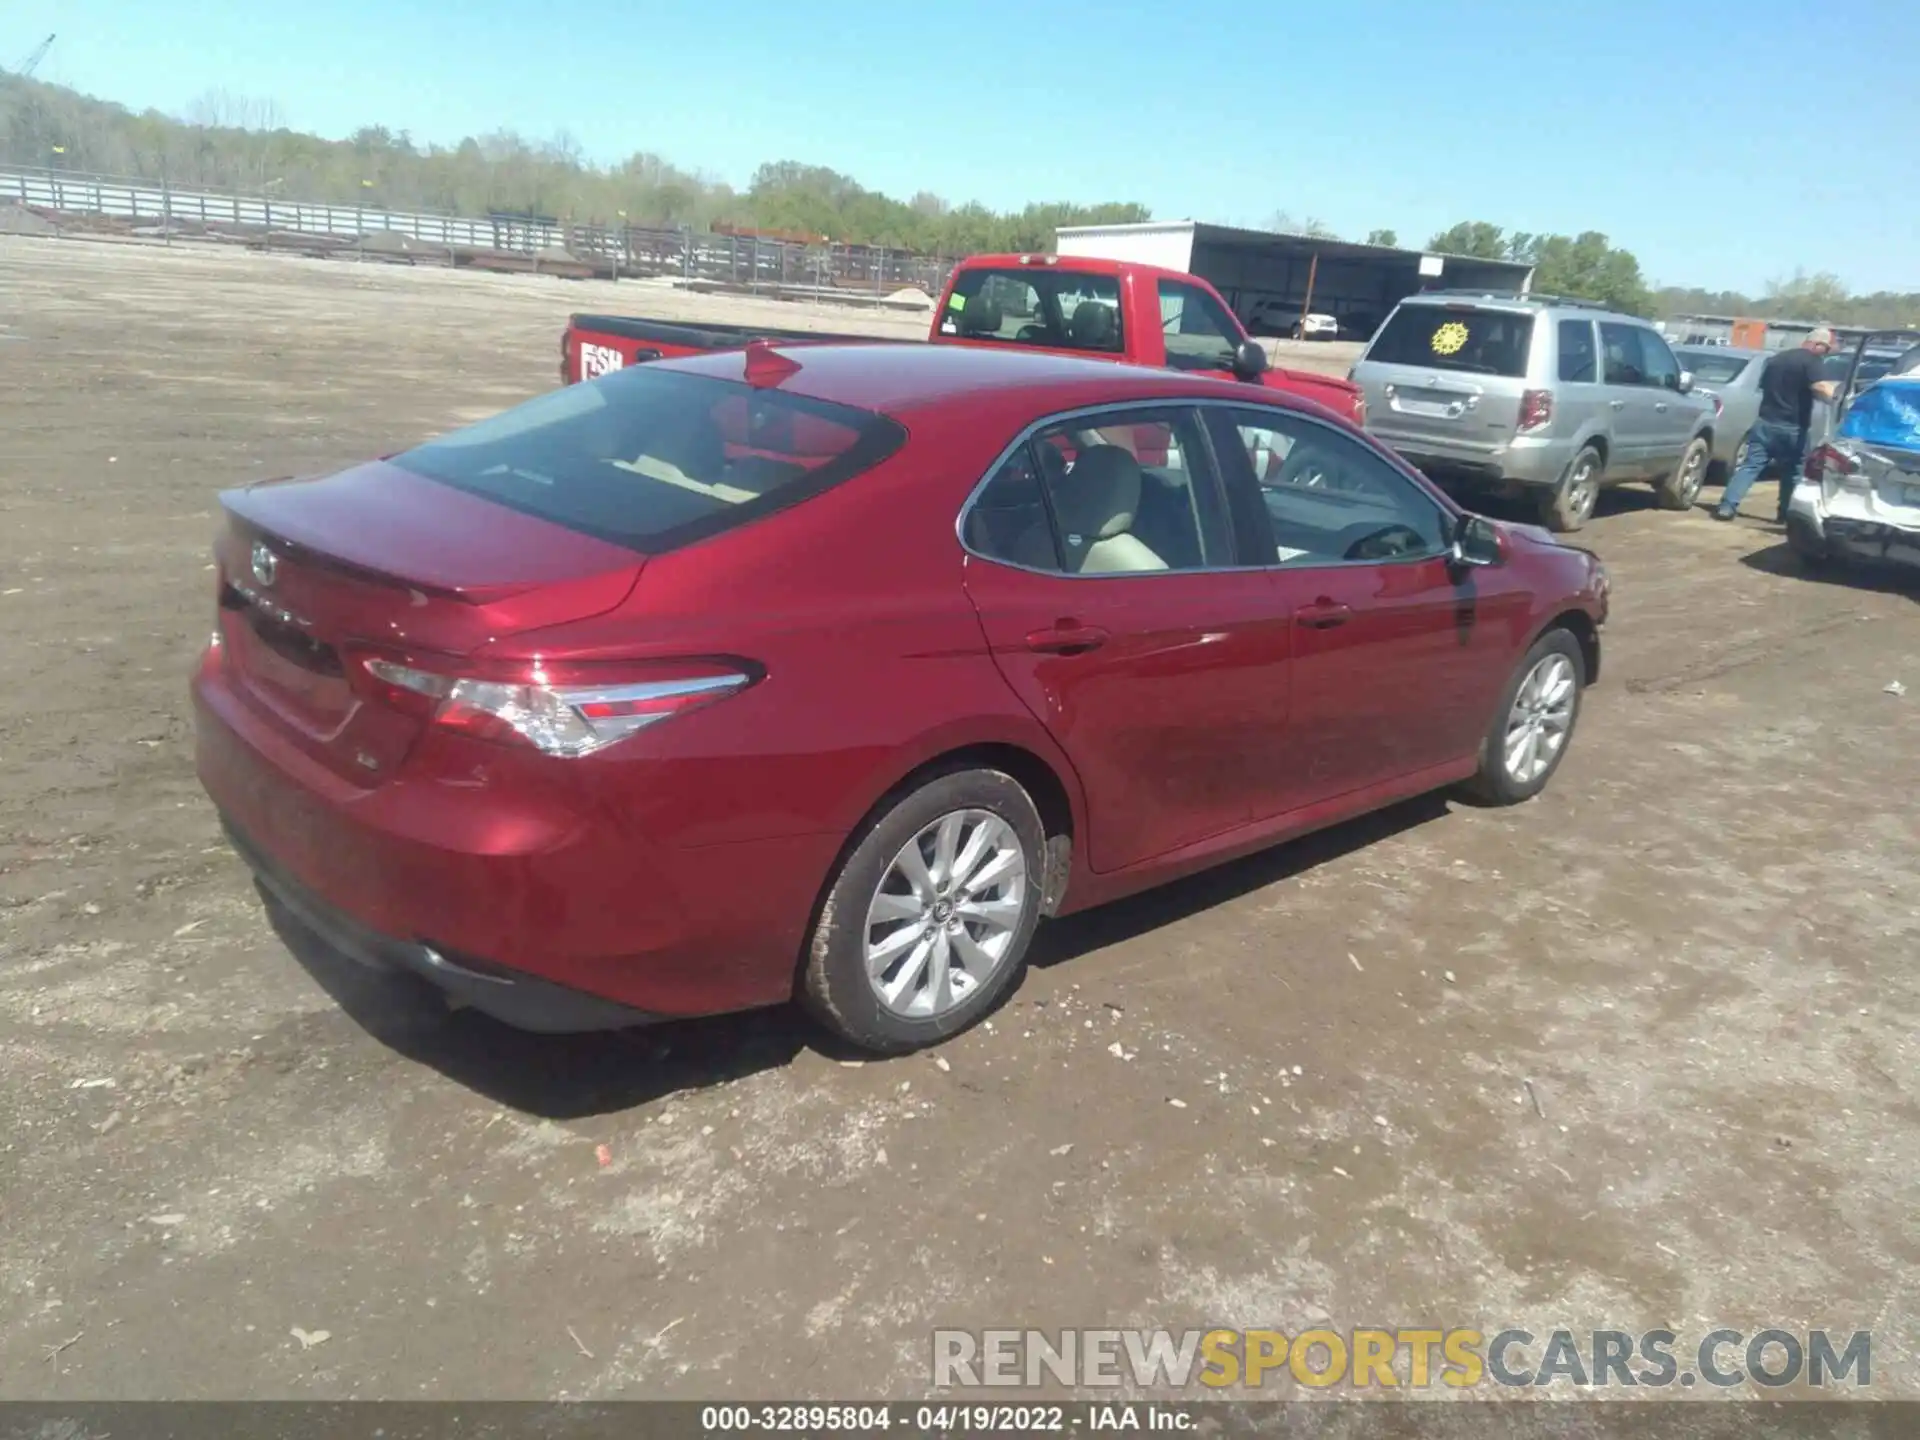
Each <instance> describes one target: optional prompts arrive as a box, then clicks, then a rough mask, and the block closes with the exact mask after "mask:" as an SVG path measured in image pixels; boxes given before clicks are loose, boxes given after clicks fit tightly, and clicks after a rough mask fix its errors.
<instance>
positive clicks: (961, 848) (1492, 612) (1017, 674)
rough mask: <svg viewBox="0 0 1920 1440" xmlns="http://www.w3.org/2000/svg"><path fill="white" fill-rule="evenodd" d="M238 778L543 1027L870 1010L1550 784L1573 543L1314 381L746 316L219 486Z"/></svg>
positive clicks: (444, 960) (332, 862)
mask: <svg viewBox="0 0 1920 1440" xmlns="http://www.w3.org/2000/svg"><path fill="white" fill-rule="evenodd" d="M222 503H223V505H224V507H225V511H226V519H225V528H224V530H223V531H222V533H221V535H220V537H219V540H218V542H217V547H216V549H217V559H218V562H219V572H220V573H219V613H218V628H217V629H216V630H215V632H214V635H213V638H212V642H211V644H210V645H209V646H208V648H207V650H206V653H205V655H204V656H203V657H202V659H201V661H200V664H199V668H198V671H197V674H196V676H195V678H194V682H193V692H194V698H195V702H196V710H197V720H198V756H199V771H200V777H201V780H202V783H203V784H204V785H205V787H206V789H207V792H208V794H209V795H210V796H211V797H212V799H213V801H214V803H215V804H216V805H217V806H218V808H219V811H220V814H221V817H222V819H223V821H224V823H225V825H226V827H227V830H228V833H229V834H230V836H231V837H232V840H233V843H234V844H235V846H236V847H237V848H238V850H239V851H240V853H241V854H242V855H243V856H244V857H245V858H246V860H247V861H248V863H249V864H250V865H251V866H252V868H253V869H254V871H255V873H256V875H257V877H258V879H259V880H260V882H261V884H262V888H263V889H264V890H265V891H267V892H268V893H269V894H270V895H271V896H272V897H273V898H274V899H275V900H277V902H278V904H279V905H280V907H281V908H282V909H283V910H284V911H291V912H292V913H293V915H294V916H295V917H297V918H298V919H299V920H301V921H302V922H304V924H305V926H306V927H307V928H308V929H310V930H312V931H314V932H317V933H318V934H319V935H320V936H322V937H323V938H325V939H327V940H329V941H330V942H331V943H332V944H333V945H334V946H335V947H336V948H338V949H340V950H343V951H345V952H347V953H348V954H350V955H352V956H354V957H356V958H358V959H361V960H363V961H366V962H368V963H370V964H376V965H380V966H385V967H392V968H397V969H401V970H406V971H410V972H412V973H414V974H416V975H418V976H421V977H424V978H425V979H426V980H428V981H430V982H432V983H433V984H434V985H436V986H438V987H440V988H441V989H442V990H443V991H445V992H447V993H448V994H449V995H450V996H452V997H453V998H455V999H456V1000H458V1001H459V1002H461V1003H464V1004H466V1005H468V1006H471V1007H474V1008H477V1009H480V1010H482V1011H485V1012H488V1013H490V1014H492V1015H494V1016H496V1017H498V1018H499V1019H502V1020H505V1021H507V1022H509V1023H511V1024H515V1025H519V1026H522V1027H525V1028H530V1029H538V1030H548V1031H577V1030H586V1029H598V1028H608V1027H617V1026H622V1025H629V1024H637V1023H642V1022H645V1021H648V1020H657V1019H662V1018H667V1017H674V1016H689V1015H698V1014H707V1013H713V1012H719V1011H727V1010H736V1009H743V1008H748V1007H752V1006H759V1005H769V1004H776V1003H779V1002H782V1001H786V1000H788V999H790V998H794V997H795V996H798V997H799V998H801V999H802V1000H803V1001H804V1002H805V1003H806V1004H807V1005H808V1006H809V1007H810V1008H811V1009H812V1010H813V1011H814V1012H815V1014H817V1015H818V1017H819V1018H820V1019H821V1020H822V1021H824V1022H825V1024H826V1025H828V1026H829V1027H830V1028H832V1029H833V1030H835V1031H837V1032H839V1033H840V1034H841V1035H842V1036H844V1037H846V1038H847V1039H849V1040H851V1041H853V1042H856V1043H857V1044H859V1045H861V1046H865V1047H869V1048H872V1049H874V1050H878V1051H901V1050H908V1049H912V1048H915V1047H918V1046H922V1045H925V1044H928V1043H930V1042H933V1041H937V1040H939V1039H942V1038H944V1037H945V1036H948V1035H951V1034H953V1033H955V1032H956V1031H958V1030H961V1029H963V1028H964V1027H966V1026H967V1025H969V1024H971V1023H972V1022H973V1021H975V1020H977V1019H978V1018H980V1017H981V1016H982V1015H983V1014H985V1013H986V1012H987V1011H988V1010H990V1009H991V1008H992V1007H993V1006H994V1004H995V1003H996V1002H997V1001H998V1000H999V999H1000V998H1001V997H1003V996H1004V995H1005V994H1006V993H1007V991H1008V989H1009V987H1011V986H1012V985H1013V984H1014V983H1015V979H1016V977H1017V976H1018V974H1019V971H1020V967H1021V964H1022V962H1023V960H1024V957H1025V954H1026V950H1027V947H1028V944H1029V942H1030V940H1031V939H1032V936H1033V932H1034V927H1035V926H1036V925H1037V924H1038V923H1039V921H1040V919H1041V918H1042V917H1043V916H1051V915H1062V914H1066V913H1069V912H1071V911H1075V910H1081V909H1085V908H1086V907H1088V906H1092V905H1098V904H1100V903H1102V902H1104V901H1107V900H1111V899H1113V898H1115V897H1116V896H1119V895H1122V894H1125V893H1128V892H1130V891H1135V890H1140V889H1143V888H1145V887H1147V886H1150V885H1154V884H1157V883H1159V882H1162V881H1165V880H1168V879H1171V878H1173V877H1175V876H1178V875H1181V874H1185V873H1188V872H1191V871H1193V870H1196V869H1199V868H1202V867H1204V866H1208V865H1212V864H1216V863H1218V862H1220V861H1223V860H1226V859H1228V858H1231V857H1233V856H1237V855H1241V854H1245V853H1246V852H1248V851H1251V850H1255V849H1258V848H1260V847H1263V846H1267V845H1271V844H1273V843H1274V842H1276V841H1279V840H1283V839H1286V838H1287V837H1290V836H1294V835H1298V834H1300V833H1302V832H1303V831H1307V830H1311V829H1314V828H1317V827H1319V826H1323V825H1327V824H1330V823H1332V822H1334V821H1338V820H1342V819H1345V818H1346V817H1348V816H1352V815H1356V814H1359V813H1360V812H1362V811H1366V810H1371V809H1374V808H1376V807H1379V806H1382V805H1385V804H1387V803H1389V802H1391V801H1394V800H1397V799H1400V798H1402V797H1405V796H1409V795H1413V794H1416V793H1419V792H1422V791H1427V790H1431V789H1435V788H1437V787H1442V786H1449V785H1454V784H1459V783H1462V782H1465V783H1466V784H1468V785H1469V786H1471V787H1472V788H1474V789H1476V790H1477V791H1478V792H1479V793H1480V794H1481V795H1482V796H1484V797H1486V798H1487V799H1489V800H1492V801H1495V802H1503V803H1512V802H1515V801H1520V800H1524V799H1527V798H1528V797H1530V796H1532V795H1533V794H1535V793H1537V792H1538V791H1539V790H1540V789H1541V788H1542V787H1543V786H1544V785H1545V784H1546V783H1547V781H1548V779H1549V777H1551V775H1552V774H1553V772H1554V770H1555V768H1556V767H1557V766H1558V764H1559V762H1560V761H1561V759H1562V758H1563V757H1564V755H1565V753H1566V746H1567V742H1568V740H1569V738H1570V737H1571V735H1572V733H1573V729H1574V723H1575V720H1576V718H1577V716H1578V714H1579V708H1580V703H1581V696H1582V692H1583V690H1584V688H1585V687H1586V686H1587V685H1588V684H1589V683H1590V682H1591V681H1592V680H1593V679H1594V678H1595V677H1596V674H1597V672H1598V668H1599V659H1600V651H1599V632H1600V627H1601V625H1602V623H1603V622H1604V620H1605V618H1606V612H1607V578H1606V573H1605V571H1604V570H1603V569H1602V567H1601V565H1600V563H1599V561H1598V560H1596V559H1595V558H1594V557H1593V556H1591V555H1590V554H1588V553H1587V552H1586V551H1583V550H1578V549H1574V548H1571V547H1569V546H1566V545H1562V544H1559V543H1556V542H1555V541H1554V540H1553V539H1552V538H1551V537H1548V536H1546V535H1545V534H1544V533H1543V532H1536V531H1532V530H1528V529H1525V528H1519V527H1510V526H1501V525H1497V524H1494V523H1492V522H1490V521H1487V520H1484V519H1480V518H1477V517H1473V516H1469V515H1466V514H1464V513H1463V512H1462V511H1460V510H1459V509H1457V508H1456V507H1455V506H1454V504H1453V503H1452V502H1451V501H1450V500H1449V499H1447V497H1446V496H1444V495H1443V494H1441V493H1440V492H1439V491H1437V490H1435V489H1434V488H1433V487H1432V486H1430V485H1428V484H1427V483H1426V482H1425V481H1424V480H1423V479H1422V478H1421V477H1420V476H1419V475H1418V474H1417V473H1416V472H1414V471H1412V470H1410V469H1408V468H1407V467H1406V466H1405V465H1404V464H1402V463H1401V462H1400V461H1398V460H1397V459H1395V458H1394V457H1393V456H1392V455H1391V454H1390V453H1389V452H1387V451H1386V450H1384V449H1383V448H1381V447H1380V446H1379V445H1377V444H1375V443H1374V442H1372V441H1371V440H1369V439H1368V438H1367V437H1366V436H1365V435H1364V434H1363V433H1361V432H1360V431H1358V430H1356V429H1354V428H1352V427H1351V426H1350V425H1348V424H1346V423H1345V422H1344V421H1342V420H1340V419H1338V418H1337V417H1334V416H1333V415H1331V414H1330V413H1328V412H1327V411H1325V410H1322V409H1320V408H1318V407H1315V406H1313V405H1310V404H1307V403H1304V402H1300V401H1297V400H1292V399H1289V398H1288V397H1286V396H1285V395H1282V394H1278V393H1276V392H1272V391H1267V392H1259V391H1255V390H1253V389H1252V388H1251V387H1247V386H1242V385H1235V384H1232V383H1231V382H1226V381H1217V380H1210V379H1203V378H1196V377H1183V376H1180V375H1176V374H1170V373H1163V372H1155V371H1151V370H1144V369H1130V368H1121V367H1117V366H1113V365H1105V364H1101V363H1099V362H1098V361H1087V360H1077V359H1071V358H1064V357H1056V356H1047V355H1026V354H1016V353H1006V352H1002V351H996V350H974V349H969V348H966V347H943V346H915V345H886V344H871V345H859V344H850V345H839V344H835V345H821V346H805V345H795V346H787V347H782V348H778V349H775V348H769V347H766V346H755V347H752V348H750V349H749V350H747V351H745V352H741V351H734V352H728V353H719V354H713V355H708V356H703V357H699V358H696V359H691V360H687V361H679V362H664V363H658V364H652V365H642V366H636V367H632V368H630V369H626V370H623V371H620V372H617V373H615V374H612V375H609V376H607V377H606V378H604V379H601V380H597V381H595V382H593V383H591V384H583V385H570V386H567V387H566V388H564V389H561V390H556V391H553V392H551V393H549V394H546V395H542V396H540V397H539V398H537V399H535V400H532V401H529V402H528V403H526V404H524V405H521V406H518V407H516V408H515V409H512V410H509V411H507V412H506V413H504V414H502V415H499V416H497V417H495V418H493V419H491V420H487V421H485V422H483V423H481V424H478V425H475V426H472V427H470V428H467V429H464V430H460V431H456V432H455V433H453V434H450V435H447V436H445V437H443V438H441V439H437V440H433V441H430V442H428V443H427V444H424V445H421V446H419V447H418V448H417V449H413V450H409V451H406V452H405V453H403V454H400V455H396V456H393V457H391V458H389V459H386V460H381V461H377V462H373V463H370V464H366V465H362V466H359V467H357V468H355V469H351V470H347V471H345V472H343V473H341V474H338V475H333V476H329V477H325V478H320V479H300V480H284V481H276V482H269V483H265V484H259V485H253V486H249V487H246V488H243V489H238V490H233V491H229V492H227V493H226V494H225V495H223V496H222Z"/></svg>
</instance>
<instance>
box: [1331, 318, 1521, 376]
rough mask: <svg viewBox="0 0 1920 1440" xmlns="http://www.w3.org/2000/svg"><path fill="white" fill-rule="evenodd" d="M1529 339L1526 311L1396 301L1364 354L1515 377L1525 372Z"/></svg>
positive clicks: (1386, 361)
mask: <svg viewBox="0 0 1920 1440" xmlns="http://www.w3.org/2000/svg"><path fill="white" fill-rule="evenodd" d="M1532 343H1533V316H1531V315H1525V314H1521V313H1519V312H1517V311H1512V310H1477V309H1475V308H1474V307H1473V306H1471V305H1402V306H1401V307H1400V308H1399V309H1398V310H1395V311H1394V312H1393V314H1392V315H1391V316H1390V317H1389V318H1388V320H1387V323H1386V324H1385V325H1383V326H1382V327H1381V328H1380V333H1379V334H1378V335H1376V336H1374V338H1373V344H1372V345H1371V346H1369V347H1368V349H1367V357H1366V358H1367V359H1369V360H1377V361H1379V362H1381V363H1382V364H1386V365H1420V366H1424V367H1425V368H1427V369H1429V370H1465V371H1470V372H1472V373H1473V374H1476V375H1503V376H1506V377H1508V378H1510V379H1516V380H1517V379H1519V378H1520V377H1521V376H1523V375H1525V374H1526V373H1527V355H1528V351H1529V348H1530V347H1531V345H1532Z"/></svg>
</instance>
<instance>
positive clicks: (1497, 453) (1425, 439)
mask: <svg viewBox="0 0 1920 1440" xmlns="http://www.w3.org/2000/svg"><path fill="white" fill-rule="evenodd" d="M1368 414H1369V415H1370V416H1371V417H1373V420H1372V423H1371V424H1370V425H1369V426H1368V428H1369V430H1371V432H1372V433H1373V435H1374V438H1376V439H1377V440H1379V441H1380V442H1381V443H1382V444H1384V445H1386V446H1388V447H1390V448H1391V449H1393V450H1394V451H1396V452H1397V453H1398V454H1400V455H1401V456H1402V457H1403V458H1404V459H1405V460H1406V461H1407V463H1408V464H1410V465H1412V466H1413V467H1414V468H1415V469H1417V470H1419V471H1420V472H1421V473H1422V474H1424V475H1427V476H1430V477H1431V478H1432V479H1433V480H1435V481H1436V482H1438V483H1440V484H1443V485H1446V484H1454V485H1463V486H1476V485H1479V486H1485V485H1527V486H1548V485H1558V484H1559V483H1560V477H1561V476H1562V475H1563V474H1565V473H1566V469H1567V466H1568V464H1570V463H1571V462H1572V460H1573V457H1574V454H1575V453H1576V450H1577V448H1578V447H1576V446H1575V445H1574V444H1573V443H1572V442H1570V441H1566V440H1555V439H1551V438H1543V439H1529V438H1527V437H1525V436H1517V437H1515V438H1514V439H1513V440H1511V441H1509V442H1507V443H1506V444H1502V445H1450V444H1447V443H1446V442H1444V441H1436V440H1435V439H1434V438H1433V437H1432V436H1431V435H1421V434H1418V433H1396V432H1395V430H1394V427H1393V416H1392V412H1391V411H1386V412H1384V414H1383V412H1382V411H1381V410H1377V409H1373V408H1372V405H1371V401H1370V402H1369V409H1368Z"/></svg>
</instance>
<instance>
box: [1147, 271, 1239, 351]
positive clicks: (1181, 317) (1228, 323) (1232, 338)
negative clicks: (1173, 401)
mask: <svg viewBox="0 0 1920 1440" xmlns="http://www.w3.org/2000/svg"><path fill="white" fill-rule="evenodd" d="M1159 284H1160V329H1161V331H1162V332H1163V333H1164V334H1165V336H1166V340H1167V368H1168V369H1170V370H1231V369H1232V368H1233V362H1234V352H1235V351H1236V350H1237V349H1238V348H1239V345H1240V335H1239V332H1238V331H1237V330H1236V328H1235V326H1234V324H1233V321H1232V320H1231V319H1229V318H1228V316H1227V312H1226V308H1225V307H1224V306H1222V305H1221V304H1220V302H1219V301H1218V300H1215V299H1214V298H1213V297H1212V296H1211V295H1209V294H1207V292H1206V291H1204V290H1202V289H1199V288H1198V287H1197V286H1193V285H1182V284H1180V283H1179V282H1178V281H1176V280H1162V281H1160V282H1159Z"/></svg>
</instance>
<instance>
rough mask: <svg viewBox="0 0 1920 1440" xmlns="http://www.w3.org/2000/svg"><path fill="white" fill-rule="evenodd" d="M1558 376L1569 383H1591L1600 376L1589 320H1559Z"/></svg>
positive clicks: (1591, 325)
mask: <svg viewBox="0 0 1920 1440" xmlns="http://www.w3.org/2000/svg"><path fill="white" fill-rule="evenodd" d="M1560 378H1561V379H1562V380H1564V381H1566V382H1567V383H1568V384H1570V385H1586V384H1592V383H1593V382H1594V381H1595V380H1598V379H1599V378H1600V361H1599V358H1598V352H1597V351H1596V350H1595V349H1594V344H1593V322H1592V321H1591V320H1562V321H1561V322H1560Z"/></svg>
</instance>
